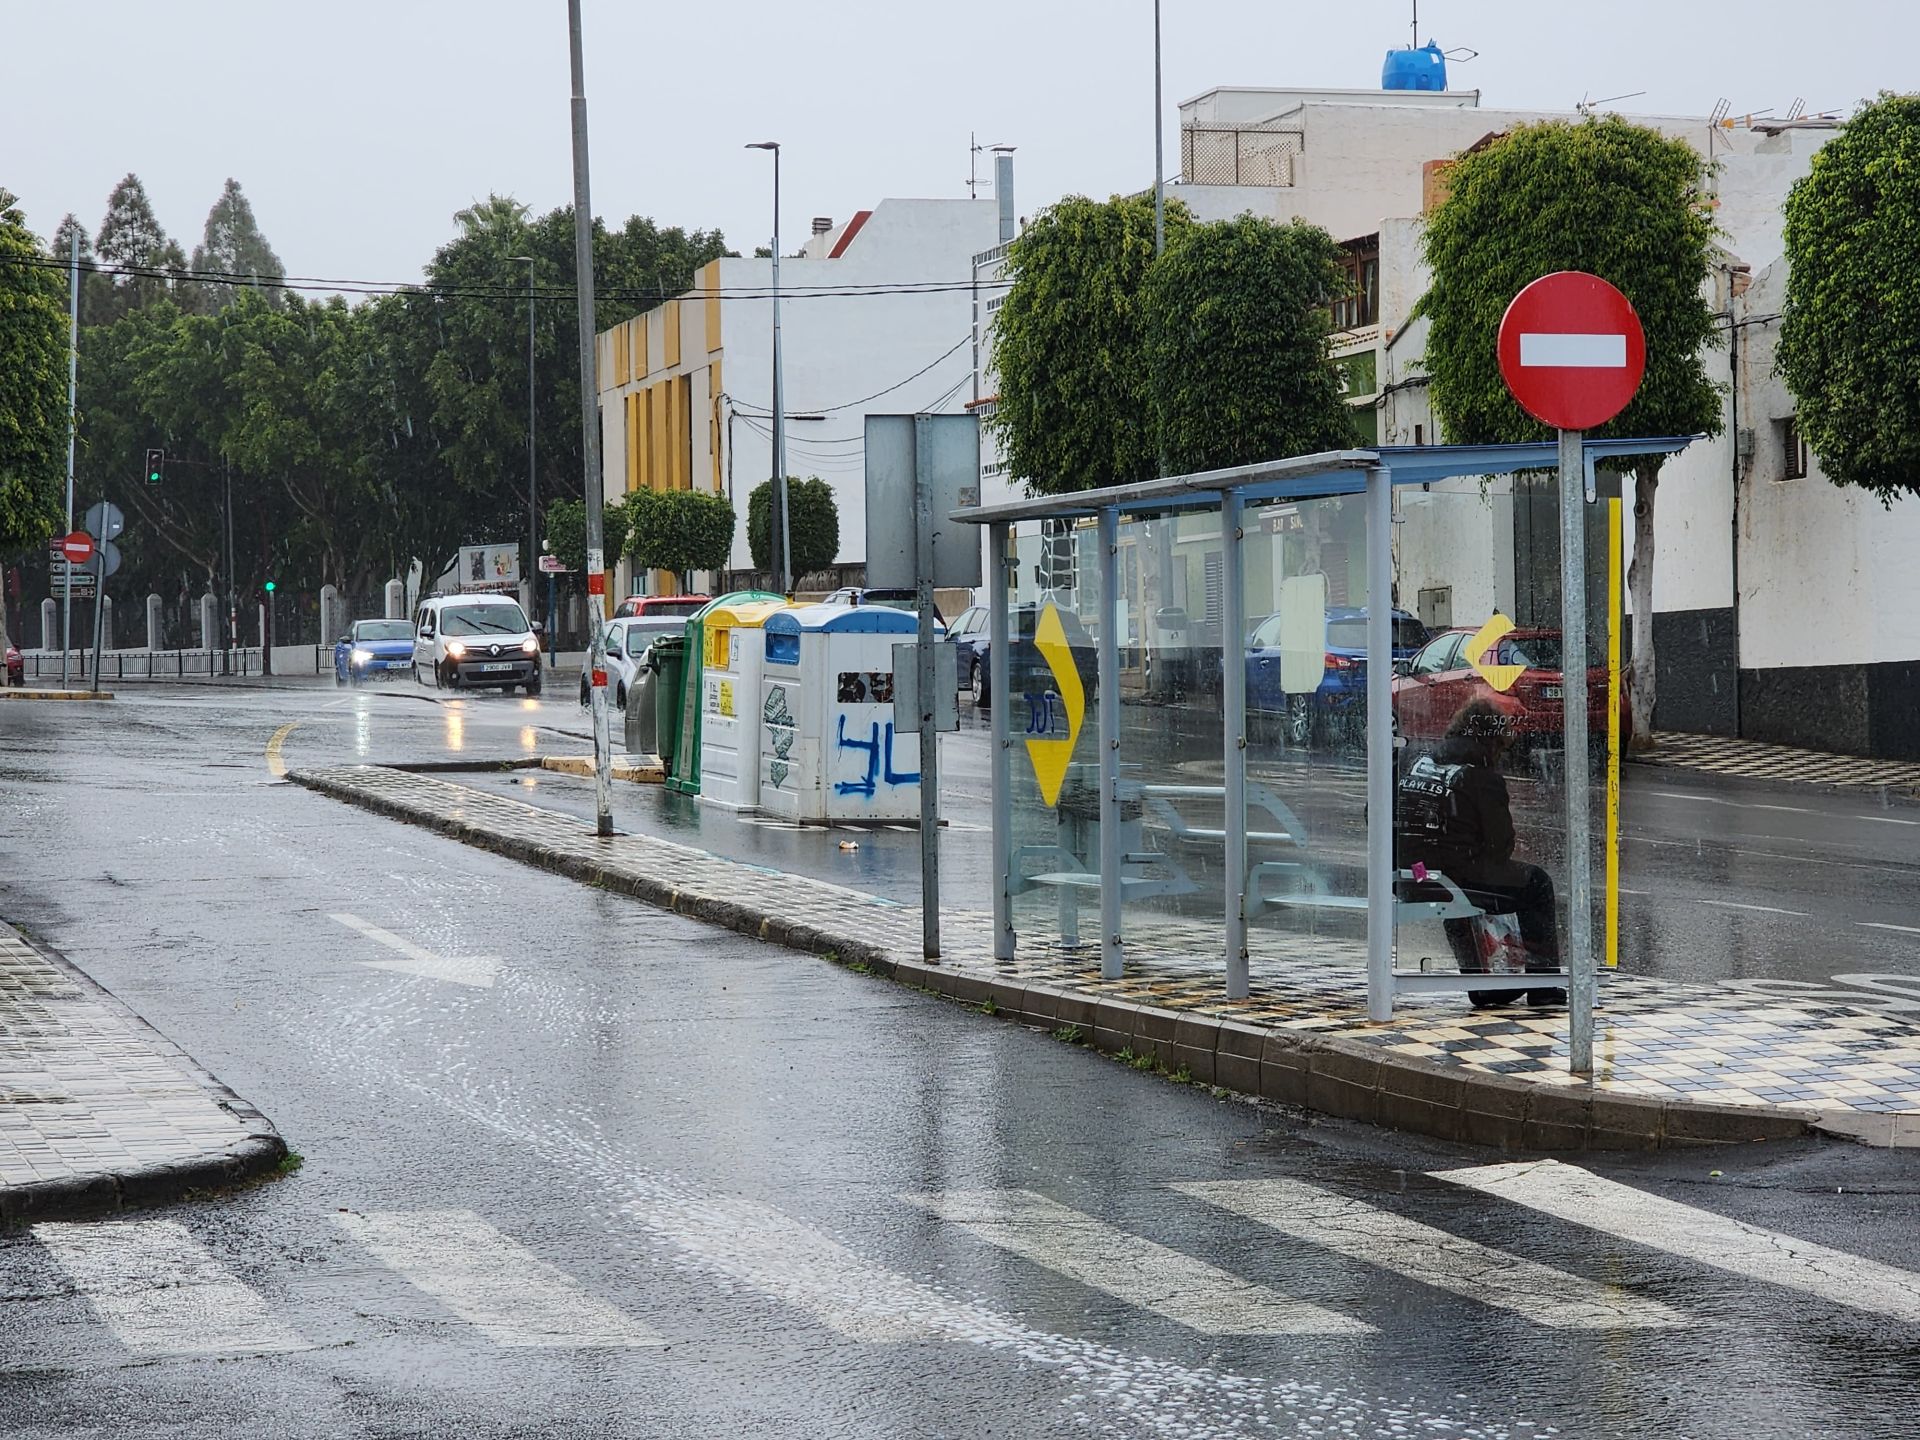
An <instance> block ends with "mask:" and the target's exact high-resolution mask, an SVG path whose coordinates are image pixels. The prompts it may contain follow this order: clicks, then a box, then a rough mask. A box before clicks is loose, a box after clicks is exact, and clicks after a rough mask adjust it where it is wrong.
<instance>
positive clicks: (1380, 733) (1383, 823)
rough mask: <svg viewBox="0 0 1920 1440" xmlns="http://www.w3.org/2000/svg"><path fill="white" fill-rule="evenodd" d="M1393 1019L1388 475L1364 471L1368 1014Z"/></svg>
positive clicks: (1390, 516)
mask: <svg viewBox="0 0 1920 1440" xmlns="http://www.w3.org/2000/svg"><path fill="white" fill-rule="evenodd" d="M1392 1017H1393V476H1392V472H1390V471H1389V470H1388V469H1387V468H1386V467H1385V466H1382V465H1376V466H1373V467H1372V468H1371V469H1369V470H1368V471H1367V1019H1369V1020H1372V1021H1375V1022H1380V1021H1385V1020H1389V1019H1391V1018H1392Z"/></svg>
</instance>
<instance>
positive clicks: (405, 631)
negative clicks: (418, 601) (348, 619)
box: [353, 620, 413, 640]
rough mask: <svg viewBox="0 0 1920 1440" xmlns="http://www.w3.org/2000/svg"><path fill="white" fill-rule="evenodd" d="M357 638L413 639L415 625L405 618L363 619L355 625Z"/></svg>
mask: <svg viewBox="0 0 1920 1440" xmlns="http://www.w3.org/2000/svg"><path fill="white" fill-rule="evenodd" d="M353 638H354V639H356V640H411V639H412V638H413V626H411V625H409V624H408V623H407V622H406V621H404V620H362V621H361V622H360V623H359V624H358V625H356V626H354V627H353Z"/></svg>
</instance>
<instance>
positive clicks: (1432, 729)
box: [1393, 629, 1633, 750]
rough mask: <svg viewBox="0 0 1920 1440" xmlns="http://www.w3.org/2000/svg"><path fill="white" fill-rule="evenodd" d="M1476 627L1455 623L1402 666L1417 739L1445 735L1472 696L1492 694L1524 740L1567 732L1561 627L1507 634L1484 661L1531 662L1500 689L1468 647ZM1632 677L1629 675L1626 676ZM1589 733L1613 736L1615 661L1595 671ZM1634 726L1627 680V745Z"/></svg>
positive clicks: (1400, 682)
mask: <svg viewBox="0 0 1920 1440" xmlns="http://www.w3.org/2000/svg"><path fill="white" fill-rule="evenodd" d="M1474 633H1475V632H1474V631H1472V630H1465V629H1462V630H1448V631H1444V632H1443V633H1441V634H1439V635H1436V636H1434V637H1433V639H1432V640H1430V641H1428V642H1427V644H1426V645H1425V646H1423V647H1422V648H1421V650H1420V652H1419V653H1418V654H1416V655H1415V656H1414V657H1413V659H1412V660H1409V661H1405V662H1403V663H1402V664H1401V665H1400V666H1398V667H1396V668H1397V669H1398V670H1399V672H1400V673H1398V674H1396V675H1395V676H1394V681H1393V718H1394V723H1395V725H1396V726H1397V727H1398V728H1399V731H1400V733H1401V734H1402V735H1404V736H1406V737H1407V738H1408V739H1409V740H1437V739H1439V738H1440V737H1441V736H1443V735H1445V734H1446V733H1447V726H1448V724H1449V723H1451V722H1452V720H1453V717H1454V716H1455V715H1456V714H1458V713H1459V710H1460V707H1461V706H1462V705H1464V704H1466V703H1467V702H1468V701H1469V700H1472V699H1475V698H1476V697H1478V698H1483V699H1487V700H1491V701H1492V702H1493V703H1494V704H1495V705H1497V706H1499V707H1500V709H1502V710H1504V711H1506V712H1507V714H1508V715H1510V716H1511V717H1512V718H1513V728H1514V730H1515V732H1516V733H1517V734H1518V735H1519V737H1520V740H1521V742H1522V743H1523V744H1524V743H1528V742H1533V743H1552V742H1555V741H1557V740H1559V739H1560V736H1561V722H1562V719H1563V712H1564V703H1563V699H1562V696H1563V694H1564V688H1565V679H1564V677H1563V676H1562V675H1561V673H1560V667H1561V654H1560V632H1559V631H1558V630H1513V631H1509V632H1508V633H1507V634H1506V635H1505V636H1503V637H1502V638H1501V640H1500V641H1499V643H1498V644H1496V645H1495V646H1494V647H1493V648H1492V650H1491V652H1490V653H1488V654H1486V655H1483V656H1482V657H1481V663H1482V664H1483V665H1490V666H1492V665H1519V666H1522V667H1524V668H1523V669H1522V670H1521V672H1520V675H1519V677H1518V678H1517V679H1515V680H1514V682H1513V684H1512V685H1510V686H1509V687H1508V688H1507V689H1506V690H1505V691H1499V690H1495V689H1494V688H1493V686H1492V685H1490V684H1488V683H1487V680H1486V678H1485V677H1484V676H1482V675H1481V674H1480V673H1479V671H1477V670H1475V669H1474V668H1473V667H1472V666H1471V665H1469V664H1468V663H1467V661H1466V659H1465V657H1464V656H1463V654H1462V651H1463V649H1464V648H1465V646H1466V643H1467V641H1468V640H1469V639H1471V638H1472V636H1473V635H1474ZM1623 680H1624V677H1623ZM1587 733H1588V736H1589V738H1590V739H1591V741H1592V743H1593V744H1595V745H1604V744H1605V743H1606V739H1607V667H1606V666H1604V665H1594V666H1591V667H1589V668H1588V670H1587ZM1632 733H1633V716H1632V711H1631V709H1630V708H1629V706H1628V704H1627V692H1626V686H1625V684H1624V683H1623V684H1622V685H1621V688H1620V746H1621V749H1622V750H1624V749H1625V748H1626V744H1627V740H1628V738H1629V737H1630V736H1631V735H1632Z"/></svg>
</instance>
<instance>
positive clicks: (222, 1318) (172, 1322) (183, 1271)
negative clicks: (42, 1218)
mask: <svg viewBox="0 0 1920 1440" xmlns="http://www.w3.org/2000/svg"><path fill="white" fill-rule="evenodd" d="M33 1237H34V1239H36V1240H38V1241H39V1242H40V1243H41V1244H42V1245H44V1246H46V1248H47V1250H48V1252H49V1253H50V1254H51V1255H52V1256H53V1258H54V1261H55V1263H57V1264H58V1265H59V1266H60V1268H61V1269H62V1270H64V1271H65V1272H66V1273H67V1276H68V1278H70V1279H71V1280H72V1281H73V1283H74V1284H75V1285H76V1286H77V1287H78V1288H79V1290H80V1293H81V1294H82V1295H84V1296H86V1299H87V1303H88V1304H89V1305H91V1306H92V1307H93V1309H94V1313H96V1314H97V1315H99V1317H100V1318H101V1319H102V1320H104V1321H105V1322H106V1324H107V1326H108V1328H109V1329H111V1330H112V1331H113V1333H114V1335H115V1337H116V1338H118V1340H119V1341H120V1343H121V1344H122V1345H125V1346H126V1347H127V1349H129V1350H131V1351H132V1352H133V1353H134V1354H136V1355H262V1354H274V1353H278V1352H280V1351H286V1350H304V1349H306V1348H308V1347H307V1342H306V1341H305V1340H303V1339H301V1338H300V1336H299V1335H297V1334H295V1333H294V1332H293V1331H292V1330H291V1329H289V1328H288V1327H287V1326H286V1325H284V1324H282V1323H281V1322H280V1321H278V1320H276V1319H274V1318H273V1316H272V1315H270V1314H268V1313H267V1306H266V1302H265V1301H263V1300H262V1299H261V1298H260V1297H259V1296H258V1295H257V1294H255V1293H254V1292H253V1291H252V1290H250V1289H248V1288H247V1287H246V1286H245V1285H243V1284H241V1283H240V1282H239V1281H238V1280H236V1279H235V1278H234V1277H233V1275H232V1273H231V1272H229V1271H228V1270H227V1269H226V1268H225V1267H224V1266H223V1265H221V1264H220V1262H219V1261H217V1260H215V1259H214V1258H213V1256H212V1255H210V1254H209V1253H208V1252H207V1250H206V1249H205V1247H203V1246H202V1245H201V1244H200V1243H199V1242H198V1241H197V1240H195V1239H194V1238H193V1237H192V1236H191V1235H189V1234H188V1233H187V1232H186V1229H185V1227H183V1226H181V1225H179V1224H176V1223H175V1222H174V1221H172V1220H116V1221H109V1222H100V1223H95V1224H46V1225H36V1226H34V1227H33Z"/></svg>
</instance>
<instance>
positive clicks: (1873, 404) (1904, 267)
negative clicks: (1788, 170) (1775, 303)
mask: <svg viewBox="0 0 1920 1440" xmlns="http://www.w3.org/2000/svg"><path fill="white" fill-rule="evenodd" d="M1786 257H1787V264H1788V267H1789V269H1788V273H1787V300H1786V307H1785V310H1786V313H1785V315H1784V316H1783V318H1782V319H1781V322H1780V350H1779V355H1778V358H1777V362H1776V363H1777V364H1778V366H1779V370H1780V374H1781V376H1782V378H1784V379H1785V380H1786V382H1787V389H1788V390H1790V391H1791V392H1792V394H1793V399H1794V408H1795V413H1796V415H1797V416H1798V419H1799V424H1800V433H1801V435H1802V436H1804V437H1805V439H1806V442H1807V445H1808V447H1809V448H1810V449H1812V451H1813V452H1814V454H1816V455H1818V456H1819V457H1820V468H1821V469H1822V470H1823V471H1825V472H1826V476H1827V478H1828V479H1829V480H1831V481H1832V482H1833V483H1834V484H1836V485H1857V486H1859V487H1860V488H1861V489H1863V490H1870V491H1872V492H1873V493H1874V494H1875V495H1877V496H1879V498H1880V500H1881V502H1882V503H1883V504H1889V505H1890V504H1892V503H1893V501H1894V500H1895V499H1897V498H1899V497H1901V496H1903V495H1920V303H1916V300H1915V290H1914V284H1915V276H1916V275H1920V96H1916V95H1888V94H1883V95H1881V97H1880V98H1879V99H1878V100H1877V101H1875V102H1874V103H1873V104H1871V105H1868V106H1866V107H1865V108H1864V109H1862V110H1861V111H1860V113H1859V114H1857V115H1855V116H1854V117H1853V119H1851V120H1849V121H1848V122H1847V124H1846V127H1845V128H1844V129H1842V130H1841V131H1840V133H1839V134H1838V135H1836V136H1835V137H1834V138H1833V139H1832V140H1830V141H1828V142H1827V144H1826V145H1825V146H1823V147H1822V148H1821V149H1820V151H1819V153H1817V154H1816V155H1815V156H1814V157H1813V167H1812V169H1811V170H1809V171H1808V173H1807V175H1806V176H1805V177H1804V178H1803V179H1801V180H1800V181H1799V182H1798V183H1797V184H1795V185H1794V187H1793V191H1792V193H1791V194H1789V195H1788V197H1787V228H1786Z"/></svg>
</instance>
